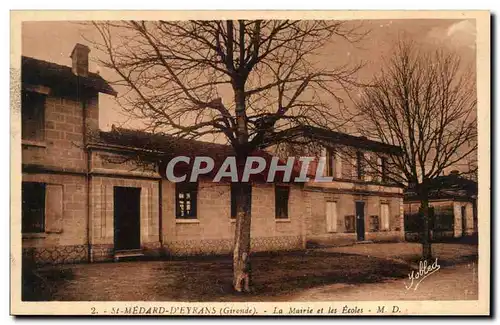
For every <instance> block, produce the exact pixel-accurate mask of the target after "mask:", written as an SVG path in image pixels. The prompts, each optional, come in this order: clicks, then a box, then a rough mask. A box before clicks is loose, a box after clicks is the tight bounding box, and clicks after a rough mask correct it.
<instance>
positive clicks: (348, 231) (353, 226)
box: [344, 214, 356, 234]
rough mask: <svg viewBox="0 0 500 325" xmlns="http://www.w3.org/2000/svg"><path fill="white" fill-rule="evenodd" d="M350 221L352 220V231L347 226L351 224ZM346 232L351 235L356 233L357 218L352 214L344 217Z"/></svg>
mask: <svg viewBox="0 0 500 325" xmlns="http://www.w3.org/2000/svg"><path fill="white" fill-rule="evenodd" d="M348 219H352V229H351V228H349V229H348V228H347V225H348V224H349V222H347V220H348ZM344 232H346V233H349V234H352V233H355V232H356V216H355V215H353V214H352V215H345V216H344Z"/></svg>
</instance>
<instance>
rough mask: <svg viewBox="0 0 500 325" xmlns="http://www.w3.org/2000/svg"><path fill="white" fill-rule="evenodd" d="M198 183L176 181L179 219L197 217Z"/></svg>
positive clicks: (176, 213) (177, 215) (176, 202)
mask: <svg viewBox="0 0 500 325" xmlns="http://www.w3.org/2000/svg"><path fill="white" fill-rule="evenodd" d="M197 196H198V183H190V182H185V183H175V205H176V210H175V215H176V218H177V219H196V203H197Z"/></svg>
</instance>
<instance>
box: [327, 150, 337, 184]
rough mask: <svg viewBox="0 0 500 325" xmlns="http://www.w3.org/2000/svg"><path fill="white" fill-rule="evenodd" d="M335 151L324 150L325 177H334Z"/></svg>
mask: <svg viewBox="0 0 500 325" xmlns="http://www.w3.org/2000/svg"><path fill="white" fill-rule="evenodd" d="M335 173H336V168H335V149H331V148H329V149H327V150H326V176H332V177H335Z"/></svg>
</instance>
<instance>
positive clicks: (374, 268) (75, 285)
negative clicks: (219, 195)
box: [23, 251, 409, 301]
mask: <svg viewBox="0 0 500 325" xmlns="http://www.w3.org/2000/svg"><path fill="white" fill-rule="evenodd" d="M252 269H253V274H254V277H253V284H254V288H255V293H252V294H247V295H237V294H235V293H234V292H233V290H232V286H231V281H232V259H231V257H229V256H219V257H190V258H184V259H181V258H177V259H172V260H163V261H136V262H118V263H99V264H75V265H60V266H46V267H42V268H38V269H35V271H34V272H31V271H28V270H26V271H25V272H24V273H25V274H24V279H23V300H60V301H61V300H63V301H64V300H69V301H75V300H80V301H82V300H83V301H85V300H87V301H107V300H116V301H126V300H128V301H134V300H139V301H141V300H142V301H154V300H156V301H249V300H250V301H267V300H269V299H270V298H274V299H276V298H279V297H280V296H287V295H289V294H292V293H294V292H298V291H301V290H304V289H309V288H314V287H319V286H324V285H330V284H362V283H375V282H384V281H386V280H389V279H395V278H404V277H407V276H408V272H409V266H408V265H407V264H405V263H399V262H397V261H388V260H387V259H383V258H378V257H369V256H363V255H358V254H349V253H336V252H324V251H299V252H280V253H266V254H255V255H254V256H253V257H252Z"/></svg>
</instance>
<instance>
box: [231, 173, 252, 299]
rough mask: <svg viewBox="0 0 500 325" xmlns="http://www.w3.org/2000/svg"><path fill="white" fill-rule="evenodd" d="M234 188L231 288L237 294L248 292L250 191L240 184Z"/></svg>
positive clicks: (249, 270) (249, 275)
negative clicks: (234, 225)
mask: <svg viewBox="0 0 500 325" xmlns="http://www.w3.org/2000/svg"><path fill="white" fill-rule="evenodd" d="M233 185H235V188H236V204H237V207H238V209H237V215H236V229H235V234H234V251H233V286H234V289H235V290H236V291H238V292H241V291H245V292H249V291H250V279H251V267H250V226H251V211H250V200H251V197H250V189H249V187H248V186H244V184H242V183H238V184H233Z"/></svg>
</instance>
